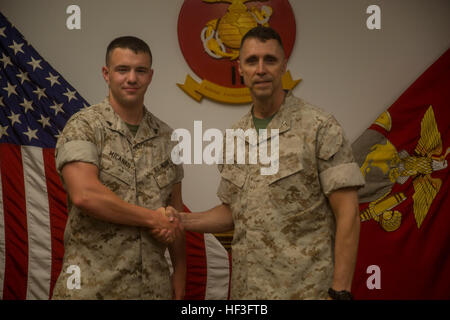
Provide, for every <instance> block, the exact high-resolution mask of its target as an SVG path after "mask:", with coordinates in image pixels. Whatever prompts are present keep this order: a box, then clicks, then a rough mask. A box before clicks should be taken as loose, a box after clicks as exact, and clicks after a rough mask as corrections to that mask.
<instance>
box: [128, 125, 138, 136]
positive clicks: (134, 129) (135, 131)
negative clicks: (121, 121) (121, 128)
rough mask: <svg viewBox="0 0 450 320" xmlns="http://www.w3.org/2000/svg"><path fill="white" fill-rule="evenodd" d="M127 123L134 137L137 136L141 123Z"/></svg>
mask: <svg viewBox="0 0 450 320" xmlns="http://www.w3.org/2000/svg"><path fill="white" fill-rule="evenodd" d="M125 123H126V122H125ZM126 124H127V127H128V130H130V132H131V134H132V135H133V137H136V133H137V131H138V129H139V125H138V124H129V123H126Z"/></svg>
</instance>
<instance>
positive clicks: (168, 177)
mask: <svg viewBox="0 0 450 320" xmlns="http://www.w3.org/2000/svg"><path fill="white" fill-rule="evenodd" d="M176 170H177V168H176V166H175V164H173V163H172V161H170V159H166V160H165V161H163V162H162V163H160V164H159V165H157V166H156V167H155V168H154V169H153V176H154V177H155V180H156V183H157V184H158V187H159V188H160V189H163V188H165V187H167V186H168V185H170V184H172V183H173V182H174V181H175V180H176V178H177V172H176Z"/></svg>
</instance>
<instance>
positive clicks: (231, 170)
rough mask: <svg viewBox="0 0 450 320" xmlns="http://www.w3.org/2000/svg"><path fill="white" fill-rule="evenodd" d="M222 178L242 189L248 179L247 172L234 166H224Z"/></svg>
mask: <svg viewBox="0 0 450 320" xmlns="http://www.w3.org/2000/svg"><path fill="white" fill-rule="evenodd" d="M221 175H222V178H224V179H225V180H227V181H229V182H231V183H232V184H234V185H235V186H236V187H238V188H240V189H242V187H243V186H244V184H245V180H246V179H247V172H245V171H244V170H242V169H240V168H239V167H237V166H233V165H224V167H223V169H222V172H221Z"/></svg>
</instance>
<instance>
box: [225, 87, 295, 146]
mask: <svg viewBox="0 0 450 320" xmlns="http://www.w3.org/2000/svg"><path fill="white" fill-rule="evenodd" d="M297 102H298V99H297V98H296V97H295V96H294V95H292V92H291V91H288V92H287V93H286V96H285V97H284V100H283V103H282V104H281V107H280V109H279V110H278V112H277V113H276V114H275V116H274V117H273V118H272V120H271V121H270V122H269V124H268V126H267V128H266V129H278V130H279V131H278V134H282V133H284V132H286V131H288V130H290V129H291V120H292V119H291V113H290V110H291V109H292V107H293V106H295V105H296V104H297ZM252 108H253V106H252ZM252 108H250V111H249V112H248V113H247V114H246V115H245V116H244V117H243V118H242V119H241V120H240V121H238V123H237V124H236V125H235V126H234V127H235V128H241V129H243V130H244V131H245V130H247V129H254V130H256V129H255V125H254V123H253V117H252ZM270 131H271V130H268V131H267V133H268V134H270ZM270 138H271V136H268V137H267V139H263V140H261V141H259V142H263V141H265V140H268V139H270ZM245 141H246V142H248V143H250V141H249V138H248V136H245Z"/></svg>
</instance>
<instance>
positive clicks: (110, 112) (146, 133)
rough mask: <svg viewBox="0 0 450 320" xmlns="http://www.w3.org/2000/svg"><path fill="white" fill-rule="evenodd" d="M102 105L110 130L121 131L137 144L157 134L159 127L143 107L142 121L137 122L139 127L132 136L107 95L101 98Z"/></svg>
mask: <svg viewBox="0 0 450 320" xmlns="http://www.w3.org/2000/svg"><path fill="white" fill-rule="evenodd" d="M102 105H103V108H102V109H101V110H102V115H103V117H104V119H105V122H106V125H107V126H108V127H109V128H110V129H111V130H113V131H117V132H119V133H121V134H122V135H123V136H125V137H126V138H127V139H128V140H129V141H130V142H133V143H134V144H138V143H141V142H144V141H146V140H148V139H151V138H154V137H156V136H158V135H159V127H158V125H157V124H156V122H155V120H154V119H153V115H152V114H151V113H150V112H149V111H148V110H147V109H146V108H145V107H144V116H143V117H142V121H141V123H140V124H139V129H138V131H137V133H136V136H133V135H132V134H131V132H130V130H129V129H128V127H127V124H126V123H125V121H123V120H122V118H120V117H119V115H118V114H117V113H116V112H115V111H114V109H113V108H112V106H111V104H110V103H109V98H108V97H106V98H105V100H103V102H102Z"/></svg>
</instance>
